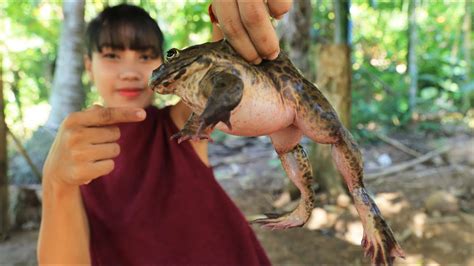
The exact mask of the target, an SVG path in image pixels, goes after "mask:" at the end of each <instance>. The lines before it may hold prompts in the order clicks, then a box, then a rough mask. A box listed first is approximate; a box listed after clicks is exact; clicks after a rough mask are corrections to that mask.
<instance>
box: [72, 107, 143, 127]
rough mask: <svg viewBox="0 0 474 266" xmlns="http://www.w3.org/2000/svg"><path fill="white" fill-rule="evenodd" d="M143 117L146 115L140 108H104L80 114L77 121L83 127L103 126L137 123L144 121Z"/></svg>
mask: <svg viewBox="0 0 474 266" xmlns="http://www.w3.org/2000/svg"><path fill="white" fill-rule="evenodd" d="M78 114H79V113H78ZM145 117H146V113H145V110H143V109H142V108H125V107H113V108H107V107H104V108H93V109H90V110H88V111H86V112H81V113H80V114H79V115H78V117H77V119H78V120H79V124H82V125H84V126H105V125H112V124H117V123H126V122H139V121H142V120H144V119H145Z"/></svg>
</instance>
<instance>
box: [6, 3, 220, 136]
mask: <svg viewBox="0 0 474 266" xmlns="http://www.w3.org/2000/svg"><path fill="white" fill-rule="evenodd" d="M124 2H127V3H129V4H135V5H139V6H142V7H143V8H144V9H145V10H147V11H148V12H149V13H150V14H151V15H152V17H154V18H156V19H157V20H158V23H159V25H160V27H161V28H162V30H163V32H164V34H165V38H166V48H171V47H178V48H182V47H186V46H189V45H192V44H197V43H201V42H205V41H208V40H210V30H211V28H210V21H209V17H208V15H207V7H208V4H209V3H208V2H207V1H200V2H196V1H193V2H191V1H186V2H183V1H160V2H155V1H148V0H129V1H124V0H108V1H86V6H85V20H86V22H87V21H89V20H91V19H92V18H93V17H95V16H96V15H97V14H98V13H99V12H100V11H101V10H102V9H103V8H105V7H106V6H109V5H110V6H112V5H117V4H120V3H124ZM61 22H62V2H61V1H46V0H22V1H17V0H8V1H0V32H2V33H1V34H0V52H1V53H2V54H3V55H4V56H3V57H4V63H3V69H4V90H5V98H6V117H7V123H8V124H9V125H10V127H11V129H12V131H14V132H15V133H16V134H17V135H18V136H20V137H22V138H28V136H30V135H31V133H32V132H33V131H34V130H35V129H36V128H37V127H38V126H39V125H41V124H43V123H44V121H45V119H46V118H47V116H48V111H49V108H48V105H47V102H48V99H49V95H50V90H51V86H52V81H53V72H54V63H55V60H56V55H57V50H58V44H59V34H60V30H61ZM83 81H84V84H85V89H86V90H87V92H88V93H87V99H86V103H85V106H90V105H91V104H93V103H96V102H100V100H99V96H98V94H97V92H96V91H95V90H94V88H92V87H91V83H90V82H89V80H88V79H87V77H86V76H85V75H84V78H83ZM176 101H177V98H176V97H172V96H157V98H156V104H157V105H159V106H163V105H166V104H170V103H175V102H176ZM40 107H41V108H40ZM38 108H39V109H38ZM29 121H33V123H30V122H29Z"/></svg>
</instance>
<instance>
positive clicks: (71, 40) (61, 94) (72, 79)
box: [45, 0, 86, 129]
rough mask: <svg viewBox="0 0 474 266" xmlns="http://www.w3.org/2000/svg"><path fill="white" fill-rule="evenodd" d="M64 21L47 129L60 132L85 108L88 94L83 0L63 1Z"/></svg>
mask: <svg viewBox="0 0 474 266" xmlns="http://www.w3.org/2000/svg"><path fill="white" fill-rule="evenodd" d="M63 13H64V22H63V27H62V29H61V39H60V45H59V52H58V59H57V62H56V69H55V72H54V80H53V89H52V91H51V96H50V99H49V103H50V104H51V113H50V114H49V118H48V121H47V122H46V124H45V126H46V127H48V128H51V129H57V128H58V127H59V125H60V124H61V122H62V121H63V120H64V118H65V117H66V116H67V115H68V114H70V113H72V112H75V111H78V110H80V109H81V108H82V106H83V104H84V100H85V96H86V95H85V91H84V89H83V87H82V80H81V78H82V73H83V71H84V63H83V51H84V49H83V48H84V44H83V42H82V40H83V38H84V26H85V23H84V0H76V1H64V3H63Z"/></svg>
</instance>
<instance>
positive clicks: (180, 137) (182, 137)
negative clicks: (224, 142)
mask: <svg viewBox="0 0 474 266" xmlns="http://www.w3.org/2000/svg"><path fill="white" fill-rule="evenodd" d="M170 139H171V140H173V139H177V141H178V144H180V143H181V142H183V141H187V140H192V141H199V140H209V141H210V142H213V140H212V139H211V136H210V135H209V134H204V133H201V134H193V133H191V132H188V133H187V132H183V131H180V132H178V133H176V134H174V135H173V136H171V138H170Z"/></svg>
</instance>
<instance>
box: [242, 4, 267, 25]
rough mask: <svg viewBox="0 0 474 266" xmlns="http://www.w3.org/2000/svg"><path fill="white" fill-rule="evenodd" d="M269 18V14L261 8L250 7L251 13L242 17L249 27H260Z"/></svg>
mask: <svg viewBox="0 0 474 266" xmlns="http://www.w3.org/2000/svg"><path fill="white" fill-rule="evenodd" d="M266 19H268V18H267V14H266V13H265V12H263V11H262V10H260V9H257V8H250V9H249V13H248V15H246V16H243V17H242V23H243V24H244V25H245V26H246V27H247V28H256V27H259V26H260V25H261V24H262V23H263V22H265V20H266Z"/></svg>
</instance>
